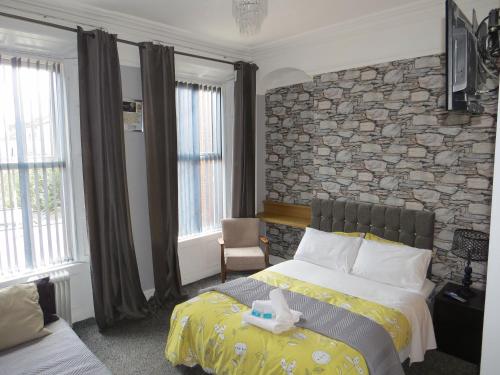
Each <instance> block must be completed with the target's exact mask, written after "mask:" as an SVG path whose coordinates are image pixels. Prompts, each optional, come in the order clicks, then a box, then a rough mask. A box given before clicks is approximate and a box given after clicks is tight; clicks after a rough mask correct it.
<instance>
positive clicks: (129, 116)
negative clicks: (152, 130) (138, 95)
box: [123, 99, 144, 133]
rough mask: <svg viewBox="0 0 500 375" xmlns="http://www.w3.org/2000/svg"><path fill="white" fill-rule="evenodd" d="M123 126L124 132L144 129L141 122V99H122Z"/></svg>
mask: <svg viewBox="0 0 500 375" xmlns="http://www.w3.org/2000/svg"><path fill="white" fill-rule="evenodd" d="M123 126H124V127H125V131H126V132H140V133H142V132H143V131H144V127H143V123H142V100H133V99H132V100H131V99H125V100H123Z"/></svg>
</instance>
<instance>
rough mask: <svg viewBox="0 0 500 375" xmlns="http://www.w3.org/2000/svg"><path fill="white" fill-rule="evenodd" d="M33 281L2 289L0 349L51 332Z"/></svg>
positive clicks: (0, 301)
mask: <svg viewBox="0 0 500 375" xmlns="http://www.w3.org/2000/svg"><path fill="white" fill-rule="evenodd" d="M38 298H39V297H38V291H37V288H36V285H35V284H33V283H29V284H19V285H12V286H9V287H7V288H4V289H0V350H3V349H7V348H11V347H13V346H16V345H19V344H22V343H24V342H27V341H31V340H34V339H37V338H40V337H43V336H46V335H48V334H50V331H49V330H47V329H45V328H43V313H42V309H41V308H40V305H39V304H38Z"/></svg>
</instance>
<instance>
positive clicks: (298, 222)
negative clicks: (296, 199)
mask: <svg viewBox="0 0 500 375" xmlns="http://www.w3.org/2000/svg"><path fill="white" fill-rule="evenodd" d="M257 217H258V218H259V219H261V220H262V221H264V222H266V223H272V224H282V225H289V226H291V227H295V228H302V229H303V228H305V227H307V226H309V225H310V224H311V207H309V206H302V205H297V204H289V203H282V202H275V201H268V200H266V201H264V211H263V212H259V213H258V214H257Z"/></svg>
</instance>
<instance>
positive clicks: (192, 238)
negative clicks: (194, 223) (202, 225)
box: [177, 228, 222, 244]
mask: <svg viewBox="0 0 500 375" xmlns="http://www.w3.org/2000/svg"><path fill="white" fill-rule="evenodd" d="M221 233H222V232H221V229H220V228H219V229H215V230H213V231H210V232H203V233H197V234H192V235H189V236H183V237H179V239H178V240H177V242H178V243H179V244H182V243H186V242H190V241H196V240H203V239H206V238H210V237H212V236H216V235H217V236H220V235H221Z"/></svg>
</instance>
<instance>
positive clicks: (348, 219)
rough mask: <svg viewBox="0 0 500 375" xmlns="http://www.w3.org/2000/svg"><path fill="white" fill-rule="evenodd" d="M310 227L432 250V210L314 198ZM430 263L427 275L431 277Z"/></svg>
mask: <svg viewBox="0 0 500 375" xmlns="http://www.w3.org/2000/svg"><path fill="white" fill-rule="evenodd" d="M311 208H312V219H311V227H312V228H314V229H319V230H322V231H325V232H336V231H339V232H364V233H368V232H369V233H373V234H375V235H377V236H379V237H382V238H385V239H387V240H391V241H397V242H402V243H404V244H406V245H408V246H413V247H418V248H420V249H429V250H432V247H433V242H434V213H433V212H428V211H416V210H408V209H405V208H398V207H390V206H383V205H378V204H371V203H363V202H355V201H350V200H345V199H336V200H323V199H313V201H312V203H311ZM430 273H431V266H429V272H428V275H429V276H430Z"/></svg>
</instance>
